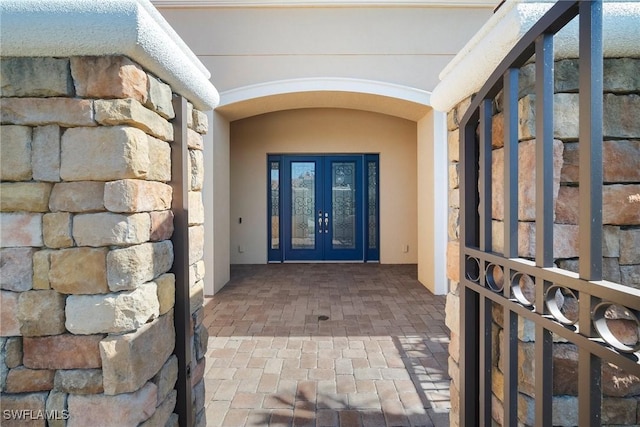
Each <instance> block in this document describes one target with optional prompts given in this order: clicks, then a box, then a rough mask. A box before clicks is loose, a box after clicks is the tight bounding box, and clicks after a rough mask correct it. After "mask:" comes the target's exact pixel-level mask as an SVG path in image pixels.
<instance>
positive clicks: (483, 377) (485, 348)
mask: <svg viewBox="0 0 640 427" xmlns="http://www.w3.org/2000/svg"><path fill="white" fill-rule="evenodd" d="M491 305H492V302H491V300H490V299H489V298H485V297H484V296H480V304H479V307H480V313H479V320H480V321H479V329H480V335H479V338H480V342H479V344H480V346H479V347H480V348H479V350H480V353H479V365H480V370H479V374H480V379H479V387H480V389H479V398H480V401H479V404H480V407H479V411H480V413H479V417H478V420H479V421H480V425H485V426H490V425H491V415H492V414H491V403H492V402H491V394H492V386H493V382H492V381H491V371H492V366H493V365H492V358H491V354H492V352H493V342H492V341H493V340H492V335H491V325H492V323H493V319H492V316H491Z"/></svg>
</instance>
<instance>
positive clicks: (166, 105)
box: [145, 76, 176, 120]
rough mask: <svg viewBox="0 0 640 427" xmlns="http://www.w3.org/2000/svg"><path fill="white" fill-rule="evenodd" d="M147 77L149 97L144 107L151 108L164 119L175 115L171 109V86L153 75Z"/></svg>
mask: <svg viewBox="0 0 640 427" xmlns="http://www.w3.org/2000/svg"><path fill="white" fill-rule="evenodd" d="M147 77H148V84H149V86H148V92H149V97H148V99H147V102H146V104H145V107H147V108H150V109H152V110H153V111H155V112H156V113H158V114H160V115H161V116H162V117H164V118H165V119H169V120H171V119H173V118H174V117H175V116H176V113H175V111H174V110H173V93H172V92H171V86H169V85H168V84H166V83H163V82H162V81H160V79H157V78H155V77H153V76H147Z"/></svg>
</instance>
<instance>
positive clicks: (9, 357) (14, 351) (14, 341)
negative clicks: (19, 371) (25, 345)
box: [3, 337, 22, 369]
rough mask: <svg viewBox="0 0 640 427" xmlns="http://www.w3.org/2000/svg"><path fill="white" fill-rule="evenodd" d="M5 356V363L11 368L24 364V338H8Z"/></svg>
mask: <svg viewBox="0 0 640 427" xmlns="http://www.w3.org/2000/svg"><path fill="white" fill-rule="evenodd" d="M3 356H4V363H5V364H6V366H7V367H8V368H9V369H12V368H16V367H18V366H20V365H22V338H20V337H9V338H6V343H5V346H4V353H3Z"/></svg>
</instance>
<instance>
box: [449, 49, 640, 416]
mask: <svg viewBox="0 0 640 427" xmlns="http://www.w3.org/2000/svg"><path fill="white" fill-rule="evenodd" d="M604 64H605V66H604V71H605V73H604V92H605V93H604V105H603V107H604V123H603V129H604V132H603V134H604V141H603V157H604V159H603V166H604V177H603V179H604V188H603V248H602V249H603V270H604V271H603V275H604V279H605V280H608V281H611V282H615V283H620V284H623V285H625V286H630V287H635V288H639V287H640V282H639V278H640V255H639V254H640V121H638V120H637V118H638V114H639V113H640V60H638V59H632V58H615V59H605V63H604ZM534 67H535V64H528V65H526V66H525V67H523V68H522V69H521V72H520V82H519V103H518V116H519V129H518V134H519V141H520V143H519V157H518V167H519V171H518V175H519V176H518V182H519V189H518V200H519V206H518V221H519V222H518V253H519V256H520V257H523V258H529V259H533V258H534V257H535V143H536V141H535V137H536V135H535V95H534V92H535V90H534V84H535V80H534ZM555 70H556V72H555V95H554V103H555V107H554V138H555V140H554V148H553V153H554V156H553V157H554V161H553V169H554V179H553V192H554V208H555V221H554V259H555V263H556V265H557V266H558V267H559V268H562V269H566V270H570V271H574V272H575V271H577V267H578V212H579V206H578V185H577V184H578V142H577V141H578V133H579V123H578V93H577V92H578V61H577V60H574V59H565V60H559V61H556V65H555ZM470 100H471V97H470V98H468V99H466V100H464V101H463V102H461V103H460V104H458V105H457V106H456V107H455V108H454V109H453V110H452V111H450V112H449V114H448V130H449V134H448V135H449V136H448V142H449V245H448V248H447V271H448V277H449V279H450V284H451V287H450V289H451V290H450V293H449V295H448V296H447V306H446V312H447V317H446V320H447V325H448V327H449V328H450V329H451V346H450V349H449V352H450V359H449V368H450V375H451V377H452V384H451V398H452V413H451V420H452V425H457V424H458V414H459V390H460V387H459V385H460V376H459V368H458V363H459V352H460V350H459V339H458V332H459V317H460V312H459V280H460V278H459V276H460V265H459V251H460V247H459V214H460V213H459V208H460V203H459V172H460V171H459V160H460V156H459V121H460V119H461V118H462V116H463V115H464V113H465V112H466V110H467V108H468V106H469V104H470ZM492 126H493V128H492V132H493V136H492V142H493V153H492V195H493V200H492V217H493V224H492V225H493V227H492V242H493V250H494V251H495V252H498V253H502V251H503V248H502V244H503V238H504V237H503V234H504V228H503V201H504V198H503V197H504V196H503V194H504V192H503V138H504V120H503V113H502V96H501V95H498V97H497V98H496V99H495V102H494V118H493V123H492ZM529 291H532V288H530V289H529ZM529 296H531V297H532V296H533V295H531V294H529ZM532 299H533V298H531V299H530V300H532ZM608 316H609V320H608V323H609V327H610V328H611V329H612V330H614V331H615V333H616V336H617V337H618V338H619V339H620V340H621V341H623V342H625V343H626V344H627V345H634V344H635V343H637V342H640V337H639V336H638V334H639V332H638V329H637V326H636V324H635V321H631V319H630V318H627V317H625V316H624V314H621V313H619V312H618V313H615V312H611V313H608ZM493 319H494V324H493V334H492V335H493V342H494V343H495V348H494V351H493V354H494V357H493V360H494V366H493V372H492V381H493V392H494V394H493V402H492V407H493V411H492V413H493V418H494V421H495V422H496V423H497V424H498V425H502V392H503V376H502V372H503V369H502V360H501V357H500V355H501V354H502V352H503V343H504V337H503V335H502V325H503V323H502V322H503V320H502V311H501V310H498V309H497V308H496V307H494V310H493ZM533 331H534V329H533V325H532V324H530V323H528V322H525V321H523V319H520V320H519V328H518V339H519V356H518V377H519V385H518V387H519V398H518V417H519V421H520V422H521V423H522V424H523V425H532V423H533V408H534V392H533V390H534V387H533V384H534V370H533V368H534V343H533V342H534V338H535V336H534V335H535V334H534V332H533ZM553 354H554V363H553V366H554V400H553V405H554V413H553V424H554V425H562V426H573V425H577V416H578V413H577V392H578V390H577V363H578V353H577V348H576V347H575V346H574V345H572V344H568V343H564V342H562V340H560V339H559V337H554V349H553ZM604 365H605V366H604V368H603V395H604V400H603V413H602V417H603V424H611V425H614V424H620V425H630V424H639V423H640V405H638V403H639V399H640V378H637V377H635V376H632V375H629V374H627V373H625V372H622V371H620V370H619V369H617V368H616V367H614V366H612V365H609V364H604Z"/></svg>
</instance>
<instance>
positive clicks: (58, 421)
mask: <svg viewBox="0 0 640 427" xmlns="http://www.w3.org/2000/svg"><path fill="white" fill-rule="evenodd" d="M67 396H68V395H67V393H62V392H59V391H57V390H51V392H49V397H47V403H46V409H47V411H48V412H49V413H50V414H51V413H53V414H54V417H52V419H49V420H48V421H47V424H48V426H47V427H66V426H67V418H69V412H68V411H67Z"/></svg>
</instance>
